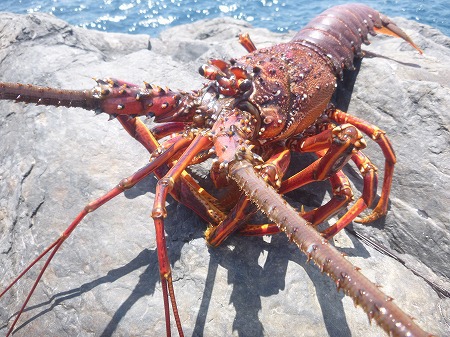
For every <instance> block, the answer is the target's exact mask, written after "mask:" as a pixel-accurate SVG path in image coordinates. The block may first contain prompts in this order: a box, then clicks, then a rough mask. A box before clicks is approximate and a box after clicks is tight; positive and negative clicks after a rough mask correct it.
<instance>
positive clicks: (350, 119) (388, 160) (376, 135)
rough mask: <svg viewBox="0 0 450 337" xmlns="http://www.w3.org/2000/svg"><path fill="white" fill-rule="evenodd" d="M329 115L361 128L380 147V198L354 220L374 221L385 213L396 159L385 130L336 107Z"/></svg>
mask: <svg viewBox="0 0 450 337" xmlns="http://www.w3.org/2000/svg"><path fill="white" fill-rule="evenodd" d="M329 117H330V118H331V119H332V120H334V121H336V122H337V123H350V124H352V125H354V126H356V127H357V128H358V129H359V130H361V131H362V132H364V133H365V134H367V135H368V136H369V137H371V138H372V139H373V140H374V141H375V142H376V143H377V144H378V146H379V147H380V148H381V151H382V152H383V154H384V158H385V164H384V165H385V167H384V178H383V187H382V189H381V195H380V200H379V201H378V203H377V205H376V206H375V208H374V209H373V210H372V213H370V214H369V215H366V216H365V217H363V218H361V219H357V220H355V221H357V222H360V223H369V222H372V221H375V220H377V219H379V218H381V217H382V216H384V215H386V213H387V208H388V202H389V194H390V193H391V186H392V177H393V175H394V165H395V163H396V161H397V159H396V157H395V152H394V149H393V148H392V145H391V143H390V142H389V139H388V138H387V137H386V135H385V134H386V132H384V131H383V130H381V129H379V128H378V127H376V126H374V125H372V124H370V123H368V122H366V121H364V120H363V119H360V118H357V117H355V116H352V115H349V114H347V113H345V112H343V111H341V110H338V109H330V111H329Z"/></svg>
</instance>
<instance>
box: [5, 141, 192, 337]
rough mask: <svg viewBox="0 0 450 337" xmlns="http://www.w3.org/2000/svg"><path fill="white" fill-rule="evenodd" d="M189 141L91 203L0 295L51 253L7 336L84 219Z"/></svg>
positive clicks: (131, 185) (146, 174)
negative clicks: (57, 255)
mask: <svg viewBox="0 0 450 337" xmlns="http://www.w3.org/2000/svg"><path fill="white" fill-rule="evenodd" d="M187 143H188V142H187V140H183V141H180V142H178V143H177V144H174V145H173V146H172V147H171V148H170V149H168V150H166V151H165V152H163V153H161V154H160V155H159V156H158V157H157V158H155V159H154V160H153V161H152V162H150V163H149V164H147V165H146V166H144V167H143V168H141V169H140V170H139V171H137V172H135V173H134V174H132V175H131V176H129V177H127V178H124V179H122V180H121V181H120V182H119V184H117V186H116V187H114V188H113V189H112V190H110V191H109V192H108V193H106V194H104V195H103V196H101V197H100V198H98V199H96V200H94V201H93V202H90V203H89V204H87V205H86V206H85V207H84V209H83V210H82V211H81V212H80V213H79V214H78V215H77V217H76V218H75V219H74V220H73V221H72V223H71V224H70V225H69V226H68V227H67V228H66V230H65V231H64V232H63V233H62V234H61V236H60V237H59V238H58V239H56V240H55V241H54V242H53V243H52V244H50V245H49V246H48V247H47V248H46V249H45V250H44V251H43V252H42V253H41V254H40V255H39V256H38V257H37V258H36V259H35V260H34V261H33V262H31V263H30V264H29V265H28V267H26V268H25V269H24V270H23V271H22V272H21V273H20V274H19V275H18V276H17V277H16V278H15V279H14V280H13V281H12V282H11V283H10V284H9V285H8V286H7V287H6V289H5V290H4V291H3V292H2V293H1V294H0V298H1V297H2V296H3V295H4V294H5V293H6V292H7V291H8V290H9V289H10V288H11V287H12V286H13V285H14V284H15V283H16V282H17V281H18V280H19V279H21V278H22V277H23V276H24V275H25V274H26V273H27V272H28V271H29V270H30V269H31V268H32V267H33V266H34V265H35V264H36V263H37V262H39V261H40V260H41V259H42V258H44V257H45V256H46V255H47V254H48V253H49V252H50V255H49V257H48V258H47V260H46V261H45V263H44V266H43V267H42V269H41V271H40V272H39V275H38V277H37V278H36V280H35V282H34V284H33V286H32V287H31V290H30V291H29V293H28V296H27V298H26V299H25V301H24V303H23V305H22V307H21V308H20V310H19V312H18V314H17V316H16V318H15V320H14V322H13V324H12V325H11V327H10V328H9V330H8V332H7V334H6V335H7V336H9V335H10V334H11V333H12V332H13V330H14V327H15V325H16V323H17V321H18V320H19V318H20V316H21V315H22V312H23V311H24V309H25V307H26V305H27V304H28V302H29V300H30V298H31V296H32V295H33V292H34V290H35V289H36V287H37V285H38V283H39V281H40V280H41V278H42V275H43V274H44V272H45V270H46V269H47V267H48V265H49V264H50V262H51V260H52V259H53V257H54V256H55V254H56V252H57V251H58V249H59V248H60V247H61V245H62V244H63V242H64V241H65V240H66V239H67V238H68V237H69V236H70V234H71V233H72V232H73V231H74V230H75V228H76V227H77V226H78V225H79V223H80V222H81V221H82V220H83V219H84V217H85V216H86V215H87V214H89V213H91V212H93V211H95V210H96V209H97V208H99V207H100V206H102V205H104V204H105V203H107V202H108V201H109V200H111V199H113V198H114V197H116V196H117V195H119V194H121V193H122V192H123V191H125V190H127V189H129V188H131V187H133V186H134V185H135V184H136V183H138V182H139V181H141V180H142V179H143V178H145V177H147V176H148V175H149V174H151V173H153V172H154V171H155V170H156V169H157V168H158V167H160V166H161V165H163V164H165V163H166V162H167V161H168V160H170V159H171V157H172V156H173V153H174V152H177V151H179V149H180V148H183V147H186V146H187Z"/></svg>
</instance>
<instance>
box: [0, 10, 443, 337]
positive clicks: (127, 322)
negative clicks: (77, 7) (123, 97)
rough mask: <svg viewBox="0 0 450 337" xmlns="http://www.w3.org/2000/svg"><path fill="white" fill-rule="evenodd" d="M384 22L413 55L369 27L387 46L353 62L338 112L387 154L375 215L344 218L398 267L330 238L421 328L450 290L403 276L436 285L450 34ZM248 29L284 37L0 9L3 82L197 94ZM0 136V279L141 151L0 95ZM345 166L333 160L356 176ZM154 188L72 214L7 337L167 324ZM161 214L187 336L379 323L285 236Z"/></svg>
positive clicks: (103, 128)
mask: <svg viewBox="0 0 450 337" xmlns="http://www.w3.org/2000/svg"><path fill="white" fill-rule="evenodd" d="M396 21H397V22H398V23H399V25H400V26H401V27H404V28H405V29H406V31H407V32H408V33H409V34H410V35H411V37H412V38H413V40H414V41H415V42H417V44H418V45H420V46H421V47H422V48H423V49H424V51H425V54H424V55H419V54H418V53H417V52H416V51H415V50H412V48H410V46H408V45H407V44H405V43H404V42H402V41H400V40H398V39H393V38H389V37H375V38H372V41H373V45H372V46H370V47H369V48H368V49H369V50H370V51H372V52H374V53H377V54H380V55H383V57H376V58H367V59H364V60H363V63H362V67H361V70H360V72H359V75H358V78H357V82H356V84H355V89H354V92H353V97H352V100H351V102H350V106H349V112H351V113H352V114H355V115H357V116H361V117H363V118H365V119H367V120H368V121H370V122H371V123H373V124H376V125H378V126H380V127H381V128H383V129H384V130H386V131H387V133H388V135H389V137H390V139H391V141H392V143H393V144H394V147H395V149H396V152H397V155H398V165H397V166H396V173H395V177H394V184H393V191H392V195H391V203H390V212H389V214H388V215H387V216H386V217H385V218H384V219H382V220H380V221H377V222H376V223H375V224H373V225H369V226H360V225H354V228H355V230H357V231H358V232H359V233H362V234H363V235H365V236H367V237H371V238H374V239H375V240H376V241H378V242H381V243H382V244H383V245H385V246H386V247H388V248H390V249H391V250H392V251H394V252H395V254H397V255H398V256H399V257H400V258H401V260H402V261H403V263H400V262H398V261H396V260H395V259H392V258H391V257H388V256H386V255H383V254H381V253H379V252H378V251H376V250H374V249H373V248H371V247H370V246H367V245H365V244H364V243H363V242H361V241H360V240H358V239H356V238H354V237H353V236H351V235H347V234H346V233H342V234H339V235H338V236H336V237H335V239H334V244H335V245H336V246H337V247H338V248H339V249H340V250H342V251H343V252H345V253H346V254H348V259H349V260H350V261H352V262H353V263H355V264H356V265H357V266H359V267H361V268H362V272H363V273H364V274H365V275H366V276H367V277H369V279H371V280H372V281H373V282H375V283H377V284H380V285H382V286H383V291H384V292H385V293H387V294H388V295H390V296H392V297H394V298H395V300H396V302H397V303H398V305H399V306H400V307H401V308H403V309H404V310H405V311H406V312H407V313H409V314H410V315H411V316H414V317H415V318H416V320H417V322H418V323H419V324H420V325H421V326H422V327H423V328H424V329H426V330H428V331H430V332H432V333H434V334H436V335H440V336H445V335H449V334H450V328H449V321H450V314H449V312H450V302H449V300H448V298H440V297H439V296H438V294H437V293H436V292H435V291H434V290H433V288H432V287H430V285H429V284H428V283H427V282H426V281H425V280H424V279H423V278H421V277H419V276H417V275H416V274H415V273H413V271H416V272H418V273H420V274H423V275H425V277H426V278H427V279H428V280H429V281H432V282H433V283H435V284H437V285H438V286H440V287H441V288H443V289H446V290H447V291H449V289H450V283H449V278H450V269H449V268H448V259H449V257H450V251H449V238H450V235H449V209H450V166H449V165H450V161H449V155H450V153H449V152H450V150H449V149H450V147H449V145H450V135H449V126H450V117H449V114H448V107H450V92H449V91H450V80H449V79H450V62H449V60H450V50H449V46H450V39H449V38H448V37H445V36H443V35H442V34H440V33H439V32H438V31H436V30H435V29H432V28H430V27H427V26H424V25H420V24H418V23H414V22H409V21H406V20H402V19H399V20H396ZM244 31H246V32H249V33H250V34H251V36H252V37H253V39H254V41H255V43H256V45H257V46H258V47H263V46H267V45H271V44H273V43H277V42H280V41H286V40H288V39H289V37H290V36H292V34H287V35H278V34H275V33H271V32H268V31H267V30H264V29H255V28H252V27H250V26H249V25H248V24H246V23H243V22H241V21H236V20H232V19H215V20H211V21H202V22H197V23H194V24H191V25H187V26H182V27H175V28H172V29H169V30H167V31H166V32H164V33H163V34H161V37H160V38H150V39H149V37H148V36H143V35H140V36H132V35H122V34H104V33H99V32H95V31H88V30H83V29H80V28H77V27H72V26H69V25H68V24H66V23H65V22H63V21H61V20H58V19H55V18H54V17H51V16H48V15H44V14H32V15H27V16H19V15H12V14H7V13H3V14H1V15H0V36H1V38H0V44H1V49H0V60H1V62H0V73H1V77H0V80H1V81H11V82H24V83H34V84H39V85H48V86H52V87H62V88H71V89H72V88H73V89H81V88H90V87H92V86H93V81H92V80H91V77H97V78H102V77H108V76H111V77H115V78H121V79H124V80H127V81H130V82H134V83H140V81H143V80H146V81H148V82H152V83H157V84H160V85H167V86H169V87H171V88H173V89H184V90H189V89H195V88H199V87H200V86H201V83H202V81H203V80H202V78H201V77H200V76H199V75H198V74H197V69H198V67H199V66H200V65H201V64H203V63H204V62H205V61H206V60H207V59H208V58H213V57H216V58H218V57H220V58H224V59H228V58H230V57H237V56H240V55H243V54H244V50H243V48H242V47H241V46H240V45H239V44H238V42H237V40H236V35H237V33H239V32H244ZM150 41H151V43H150ZM0 134H1V140H2V141H1V144H0V153H1V155H0V195H1V199H0V252H1V255H0V259H1V263H0V279H1V286H2V288H3V287H5V286H6V285H7V284H8V283H9V282H10V281H11V280H12V279H13V278H14V276H15V275H17V274H18V273H19V272H20V271H21V270H22V269H23V268H24V267H25V266H26V265H27V264H28V263H29V262H30V261H31V260H33V258H35V257H36V256H37V255H38V254H39V252H41V251H42V250H43V249H44V248H45V247H47V246H48V245H49V244H50V243H51V242H52V241H53V240H54V239H56V238H57V237H58V236H59V234H60V233H61V232H62V231H63V230H64V229H65V228H66V227H67V226H68V225H69V223H70V221H71V219H73V218H74V217H75V216H76V215H77V213H78V212H79V211H81V209H82V208H83V206H84V205H85V204H86V203H88V202H89V201H91V200H93V199H95V198H97V197H99V196H101V195H102V194H103V193H105V192H106V191H108V190H109V189H110V188H112V187H114V186H115V184H116V183H117V182H118V181H119V180H120V179H121V178H122V177H125V176H128V175H130V174H131V173H133V172H134V171H136V170H137V169H138V168H140V167H142V166H144V165H145V164H146V163H147V162H148V157H149V155H148V153H146V151H145V150H144V149H143V148H141V147H140V145H139V144H137V143H136V142H135V141H134V140H133V139H131V138H130V137H129V136H128V135H127V134H126V132H124V131H123V130H121V128H120V126H119V125H118V123H116V122H113V121H111V122H108V121H107V116H102V115H100V116H98V117H93V113H92V112H90V111H84V110H81V109H66V108H52V107H42V106H38V107H36V106H34V105H24V104H14V103H11V102H1V107H0ZM369 144H370V146H369V149H368V150H367V151H366V153H367V154H368V155H369V156H370V157H371V158H372V159H373V161H374V162H375V163H376V164H377V165H378V166H379V167H380V169H381V168H382V166H383V159H382V155H381V152H380V151H379V149H378V147H377V146H376V145H375V144H373V143H372V144H371V143H370V141H369ZM355 172H356V171H355V169H352V168H350V169H347V173H348V174H349V176H350V177H351V180H352V181H353V182H354V183H355V185H356V186H357V187H358V186H359V187H360V185H361V182H360V179H359V178H358V174H357V173H355ZM155 184H156V180H155V179H154V178H152V177H150V178H148V179H145V180H144V181H143V182H142V183H140V184H139V185H138V186H136V187H134V188H133V189H131V190H129V191H127V192H126V193H124V195H122V196H119V197H117V198H115V199H114V200H112V201H111V202H109V203H108V204H107V205H105V206H104V207H101V208H100V209H99V210H97V211H96V212H94V213H92V214H90V215H89V216H88V217H87V218H86V220H85V221H83V222H82V224H81V225H80V226H79V228H77V229H76V231H75V232H74V233H73V235H72V236H71V237H69V239H68V240H67V241H66V242H65V244H64V245H63V248H62V249H61V251H60V252H59V253H58V254H57V256H56V258H55V259H54V261H53V262H52V263H51V265H50V267H49V268H48V270H47V272H46V273H45V275H44V277H43V279H42V281H41V283H40V284H39V286H38V288H37V290H36V293H35V295H34V296H33V297H32V299H31V302H30V304H29V306H28V309H27V311H26V312H25V313H24V315H23V316H22V318H21V320H20V322H19V324H18V330H17V333H16V334H15V335H16V336H30V335H32V336H35V335H47V336H110V335H113V336H160V335H164V333H165V327H164V326H165V325H164V313H163V304H162V296H161V288H160V283H159V275H158V266H157V257H156V252H155V238H154V231H153V225H152V220H151V218H150V210H151V207H152V200H153V192H154V190H155ZM319 185H320V184H319ZM317 188H318V190H316V191H314V190H312V189H309V190H307V192H308V193H310V194H307V195H309V196H311V193H313V197H314V198H319V199H320V200H322V199H323V197H324V195H326V194H327V193H328V192H327V185H326V184H323V185H320V186H319V187H317ZM305 193H306V192H305ZM306 202H308V200H306ZM167 210H168V214H169V216H168V217H167V219H166V231H167V238H168V242H167V244H168V250H169V254H170V260H171V262H172V264H173V274H174V280H175V282H174V285H175V291H176V294H177V300H178V306H179V310H180V316H181V319H182V324H183V327H184V329H185V333H186V335H188V336H191V335H193V336H201V335H205V336H217V335H219V336H229V335H236V336H237V335H239V336H261V335H267V336H286V335H290V336H292V335H298V336H324V335H330V336H350V335H352V336H384V335H385V334H384V333H383V332H382V331H381V330H380V329H379V328H378V327H376V326H375V325H369V324H368V320H367V317H366V315H365V314H364V312H363V311H362V310H361V309H360V308H355V307H354V305H353V303H352V301H351V299H349V298H347V297H345V296H344V295H343V294H342V293H338V292H337V291H336V289H335V286H334V284H333V283H332V282H331V281H330V280H329V279H328V278H327V277H326V276H324V275H321V273H320V272H319V270H318V269H317V268H316V267H315V266H314V265H312V264H307V263H306V258H305V257H304V256H303V255H302V254H301V253H300V252H299V251H298V250H297V249H296V247H295V246H293V245H290V244H288V241H287V239H286V238H285V237H284V236H283V235H277V236H273V237H271V238H244V237H234V238H231V239H230V240H228V241H227V242H226V243H225V244H224V245H223V246H222V247H219V248H216V249H211V248H208V247H207V245H206V243H205V240H204V239H203V230H204V229H205V224H204V223H203V222H202V221H201V220H200V219H199V218H198V217H197V216H196V215H195V214H194V213H193V212H192V211H190V210H189V209H186V208H185V207H184V206H182V205H179V204H177V203H175V202H174V201H172V200H171V199H170V200H169V202H168V205H167ZM405 265H406V266H405ZM37 273H38V270H37V269H33V270H32V271H30V272H29V273H28V274H27V275H26V276H25V277H24V278H23V279H22V280H21V281H20V282H19V283H18V284H17V285H15V286H14V288H12V289H11V291H9V292H8V293H7V294H6V295H5V296H4V297H3V298H2V299H0V301H1V302H0V303H1V304H0V319H1V323H0V324H1V325H0V333H1V334H5V333H6V331H7V325H8V324H11V322H12V319H14V314H15V313H16V312H17V311H18V310H19V308H20V305H21V304H22V303H23V300H24V299H25V297H26V295H27V293H28V289H29V288H30V287H31V285H32V282H33V280H34V278H35V276H36V275H37Z"/></svg>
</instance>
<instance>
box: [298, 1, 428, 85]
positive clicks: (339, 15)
mask: <svg viewBox="0 0 450 337" xmlns="http://www.w3.org/2000/svg"><path fill="white" fill-rule="evenodd" d="M377 32H379V33H383V34H388V35H392V36H395V37H400V38H402V39H404V40H405V41H407V42H408V43H409V44H410V45H412V46H413V47H414V48H415V49H417V50H418V51H419V52H420V53H422V51H421V50H420V48H418V47H417V46H416V45H415V44H414V43H413V42H412V40H411V39H410V38H409V36H408V35H406V33H405V32H404V31H402V30H401V29H400V28H399V27H397V25H396V24H395V23H393V22H392V21H390V20H389V18H388V17H386V16H384V15H382V14H380V13H379V12H378V11H376V10H374V9H372V8H370V7H368V6H366V5H363V4H346V5H341V6H335V7H332V8H330V9H328V10H326V11H325V12H323V13H322V14H320V15H319V16H318V17H316V18H315V19H313V20H312V21H311V22H309V23H308V25H306V27H305V28H303V29H302V30H300V31H299V32H298V33H297V34H296V35H295V36H294V38H293V39H292V41H293V42H298V43H300V44H302V45H304V46H306V47H309V48H311V49H313V50H315V51H316V52H318V53H319V54H320V55H323V56H324V57H327V58H328V59H329V61H330V62H331V65H332V68H333V71H334V73H335V74H336V76H341V75H342V70H343V69H344V68H347V69H350V70H352V69H354V66H353V59H354V58H355V57H362V52H361V45H362V44H363V43H364V44H369V43H370V42H369V40H368V38H367V35H368V34H371V35H376V34H377Z"/></svg>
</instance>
